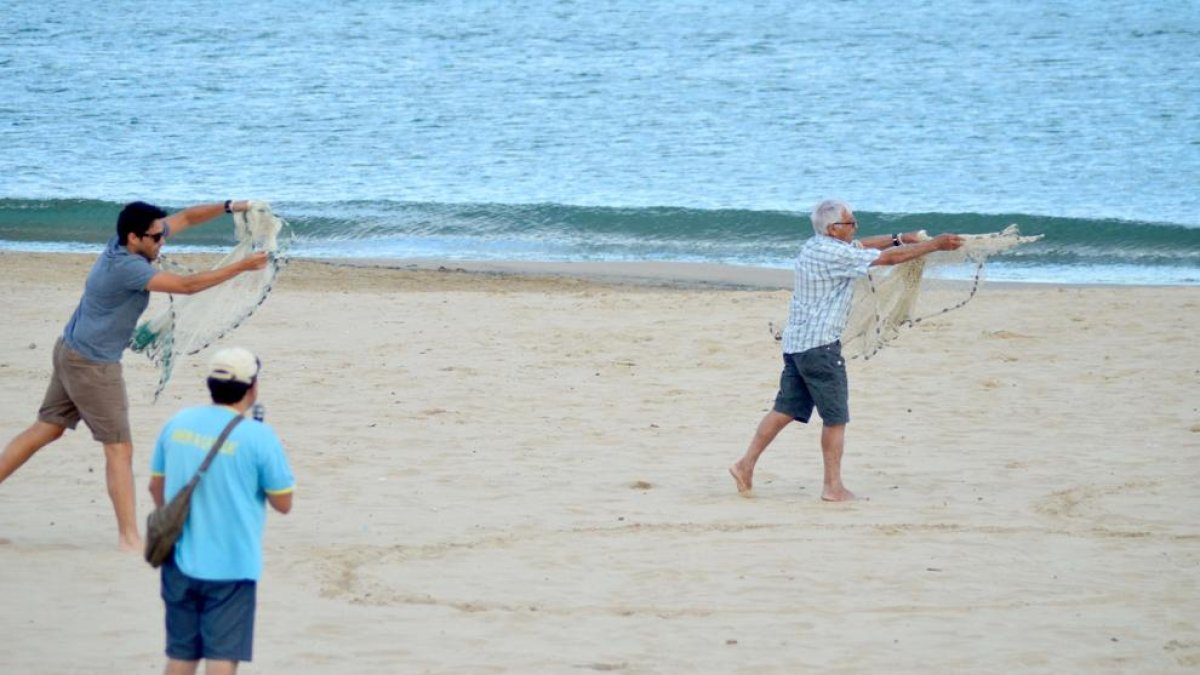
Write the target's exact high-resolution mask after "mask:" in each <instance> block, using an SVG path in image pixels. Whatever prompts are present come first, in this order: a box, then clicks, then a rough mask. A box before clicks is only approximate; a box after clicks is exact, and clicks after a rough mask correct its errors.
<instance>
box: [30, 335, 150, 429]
mask: <svg viewBox="0 0 1200 675" xmlns="http://www.w3.org/2000/svg"><path fill="white" fill-rule="evenodd" d="M38 419H39V420H41V421H42V422H47V423H49V424H54V425H56V426H60V427H65V428H67V429H74V428H75V426H76V425H77V424H79V420H81V419H82V420H83V421H84V422H86V423H87V425H88V428H89V429H91V430H92V438H95V439H96V440H97V441H100V442H101V443H129V442H131V441H132V436H131V435H130V432H129V397H128V396H126V394H125V378H124V377H123V376H122V374H121V364H120V362H117V363H101V362H98V361H91V360H89V359H87V358H86V357H84V356H83V355H82V354H80V353H79V352H77V351H75V350H74V349H71V348H70V347H68V346H66V345H65V344H63V340H62V338H61V337H60V338H59V339H58V341H57V342H55V343H54V373H53V374H51V375H50V386H48V387H46V398H45V399H43V400H42V407H41V409H39V410H38Z"/></svg>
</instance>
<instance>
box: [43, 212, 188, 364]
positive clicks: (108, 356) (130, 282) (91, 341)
mask: <svg viewBox="0 0 1200 675" xmlns="http://www.w3.org/2000/svg"><path fill="white" fill-rule="evenodd" d="M167 232H170V230H167ZM157 273H158V270H156V269H155V268H154V267H153V266H151V265H150V261H149V260H146V259H145V258H143V257H142V256H140V255H138V254H137V253H130V252H129V250H128V249H126V248H125V247H124V246H122V245H121V243H120V241H119V240H118V239H117V237H116V236H115V235H114V236H113V238H112V239H109V240H108V244H107V245H105V247H104V252H103V253H101V254H100V257H99V258H97V259H96V264H95V265H92V271H91V272H90V273H88V278H87V283H86V284H84V287H83V297H81V298H80V299H79V306H78V307H76V308H75V313H74V314H72V315H71V320H70V321H68V322H67V327H66V329H65V330H63V343H64V344H66V345H67V346H68V347H70V348H71V349H73V350H75V351H77V352H79V353H80V354H82V355H83V356H84V357H86V358H87V359H89V360H91V361H101V362H104V363H116V362H117V361H120V360H121V353H122V352H124V351H125V347H126V346H127V345H128V344H129V338H130V336H132V335H133V329H134V328H135V327H136V326H137V320H138V317H140V316H141V315H142V312H144V311H146V305H148V304H150V291H148V290H146V284H149V283H150V279H151V277H153V276H154V275H155V274H157Z"/></svg>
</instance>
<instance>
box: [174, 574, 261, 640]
mask: <svg viewBox="0 0 1200 675" xmlns="http://www.w3.org/2000/svg"><path fill="white" fill-rule="evenodd" d="M257 590H258V584H257V583H255V582H254V581H251V580H249V579H243V580H239V581H207V580H205V579H193V578H192V577H189V576H188V575H186V574H184V573H183V572H181V571H179V568H178V567H176V566H175V561H174V560H167V562H166V563H164V564H163V566H162V599H163V603H164V604H165V605H166V608H167V622H166V623H167V657H168V658H172V659H176V660H178V661H198V660H200V659H209V660H214V661H249V660H250V659H251V657H252V656H253V655H254V606H255V604H256V595H257Z"/></svg>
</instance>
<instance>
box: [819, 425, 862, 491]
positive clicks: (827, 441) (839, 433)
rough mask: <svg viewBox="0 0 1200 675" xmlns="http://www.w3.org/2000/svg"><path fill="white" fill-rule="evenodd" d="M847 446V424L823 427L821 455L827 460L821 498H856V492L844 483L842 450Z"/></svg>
mask: <svg viewBox="0 0 1200 675" xmlns="http://www.w3.org/2000/svg"><path fill="white" fill-rule="evenodd" d="M845 446H846V425H845V424H826V425H825V426H823V427H822V428H821V456H822V458H823V459H824V462H825V482H824V485H823V487H822V489H821V499H823V500H825V501H827V502H844V501H849V500H851V499H854V493H853V492H851V491H849V490H847V489H846V486H845V485H843V484H842V450H843V449H844V448H845Z"/></svg>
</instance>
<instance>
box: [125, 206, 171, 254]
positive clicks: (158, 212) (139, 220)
mask: <svg viewBox="0 0 1200 675" xmlns="http://www.w3.org/2000/svg"><path fill="white" fill-rule="evenodd" d="M166 216H167V212H166V211H163V210H162V209H160V208H158V207H157V206H155V205H153V204H147V203H146V202H129V203H128V204H126V205H125V208H123V209H121V215H119V216H117V239H119V240H121V245H122V246H125V245H126V244H128V243H129V235H130V234H136V235H138V236H139V237H140V236H142V235H143V234H146V231H147V230H149V229H150V226H151V225H153V224H154V221H156V220H158V219H159V218H165V217H166Z"/></svg>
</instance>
